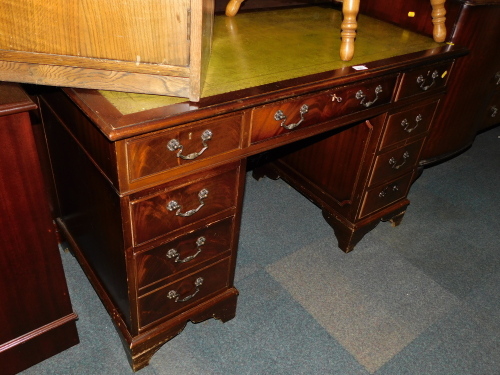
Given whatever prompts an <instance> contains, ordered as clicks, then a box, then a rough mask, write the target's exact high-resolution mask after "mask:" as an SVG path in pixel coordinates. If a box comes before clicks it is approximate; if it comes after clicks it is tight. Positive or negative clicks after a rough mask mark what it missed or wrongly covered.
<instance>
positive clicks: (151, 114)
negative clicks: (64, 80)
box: [66, 6, 464, 140]
mask: <svg viewBox="0 0 500 375" xmlns="http://www.w3.org/2000/svg"><path fill="white" fill-rule="evenodd" d="M341 17H342V15H341V12H340V11H339V10H338V9H336V8H334V7H319V6H311V7H300V8H291V9H280V10H271V11H260V12H251V13H242V14H238V15H237V16H236V17H225V16H222V15H221V16H216V19H215V24H214V38H213V48H212V55H211V58H210V62H209V67H208V71H207V77H206V80H205V84H204V88H203V93H202V99H201V100H200V102H198V103H193V102H189V101H187V100H186V99H183V98H172V97H165V96H156V95H145V94H131V93H122V92H112V91H96V90H84V89H66V92H67V93H68V95H70V96H71V97H72V98H73V100H75V101H76V102H77V103H78V104H79V105H80V107H81V108H82V109H83V110H84V111H86V112H87V114H88V115H89V116H90V117H91V118H92V119H93V120H94V122H95V123H96V124H98V126H100V128H101V131H103V132H104V133H105V134H106V136H107V137H108V138H109V139H111V140H116V139H122V138H125V137H127V136H130V135H135V134H137V129H135V130H134V131H133V130H132V129H131V125H134V124H137V123H141V126H143V127H142V128H141V129H142V130H141V132H147V131H152V130H158V129H161V128H165V127H169V126H174V125H177V124H179V123H183V122H184V123H185V122H187V121H193V120H196V119H201V118H206V117H209V116H213V114H214V107H217V109H215V111H216V112H217V113H223V112H226V111H228V110H237V109H242V108H244V107H245V106H252V105H255V102H256V101H257V100H259V102H258V103H259V104H262V103H264V102H266V101H273V100H277V99H280V98H284V97H290V96H294V95H297V94H300V92H301V90H300V87H303V86H305V85H308V86H311V84H313V85H316V86H317V87H316V89H317V90H320V89H322V88H326V87H332V85H339V84H345V83H349V81H352V80H353V79H354V80H355V79H360V78H361V79H362V78H363V77H364V78H370V75H373V74H376V73H377V72H379V73H381V72H382V71H385V72H386V71H387V70H388V69H391V68H392V69H397V68H398V66H399V67H400V66H402V64H403V65H405V66H407V65H408V61H412V62H414V63H418V62H419V61H420V62H421V63H423V61H424V60H425V62H427V63H428V62H429V58H431V59H432V56H434V55H435V56H441V58H442V54H443V53H444V54H447V53H448V54H450V53H451V55H453V54H457V48H455V47H452V46H448V45H446V44H443V43H436V42H434V41H433V40H432V38H429V37H427V36H423V35H419V34H416V33H413V32H410V31H408V30H405V29H402V28H399V27H397V26H394V25H391V24H388V23H385V22H382V21H378V20H375V19H373V18H370V17H367V16H363V15H360V16H359V19H358V37H357V39H356V52H355V56H354V58H353V60H352V61H348V62H345V61H341V60H340V57H339V47H340V23H341V20H342V18H341ZM463 53H464V51H463V50H462V53H461V54H463ZM360 65H361V66H363V68H362V69H361V70H358V69H356V68H357V67H358V66H360ZM309 91H310V87H309ZM263 95H265V96H266V98H267V99H265V100H262V99H257V98H261V97H262V96H263ZM103 98H105V99H106V100H103ZM195 112H196V113H195ZM159 121H161V124H160V123H159Z"/></svg>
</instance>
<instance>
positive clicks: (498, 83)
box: [495, 72, 500, 86]
mask: <svg viewBox="0 0 500 375" xmlns="http://www.w3.org/2000/svg"><path fill="white" fill-rule="evenodd" d="M495 80H496V81H497V82H496V83H495V85H497V86H498V85H500V72H497V74H495Z"/></svg>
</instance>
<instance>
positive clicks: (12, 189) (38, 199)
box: [0, 83, 78, 375]
mask: <svg viewBox="0 0 500 375" xmlns="http://www.w3.org/2000/svg"><path fill="white" fill-rule="evenodd" d="M35 108H36V105H35V104H34V102H33V101H31V100H30V98H29V97H28V96H27V95H26V94H25V93H24V91H23V90H21V88H20V87H19V85H17V84H12V83H1V84H0V213H1V215H0V322H2V329H1V330H0V372H1V373H2V375H10V374H16V373H18V372H20V371H22V370H25V369H26V368H28V367H30V366H32V365H34V364H36V363H38V362H40V361H43V360H44V359H46V358H48V357H51V356H53V355H55V354H57V353H59V352H61V351H63V350H65V349H67V348H69V347H71V346H73V345H75V344H77V343H78V334H77V331H76V325H75V320H76V318H77V316H76V315H75V314H74V313H73V311H72V308H71V303H70V299H69V295H68V289H67V286H66V279H65V278H64V273H63V268H62V263H61V258H60V255H59V251H58V247H57V242H58V241H57V239H56V235H55V230H56V227H55V225H54V223H53V221H52V218H51V213H50V209H49V206H48V204H47V196H46V190H45V185H44V181H43V177H42V172H41V169H40V162H39V159H38V154H37V149H36V145H35V139H34V136H33V129H32V124H31V122H30V115H29V111H31V110H34V109H35Z"/></svg>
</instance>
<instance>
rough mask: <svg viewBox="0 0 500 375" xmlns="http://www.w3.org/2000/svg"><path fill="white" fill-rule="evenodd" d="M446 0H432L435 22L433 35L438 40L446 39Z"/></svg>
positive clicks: (432, 14)
mask: <svg viewBox="0 0 500 375" xmlns="http://www.w3.org/2000/svg"><path fill="white" fill-rule="evenodd" d="M445 2H446V0H431V5H432V13H431V16H432V23H433V24H434V29H433V31H432V35H433V37H434V40H435V41H436V42H439V43H440V42H444V41H445V39H446V26H445V24H444V21H445V20H446V17H445V15H446V9H445V7H444V3H445Z"/></svg>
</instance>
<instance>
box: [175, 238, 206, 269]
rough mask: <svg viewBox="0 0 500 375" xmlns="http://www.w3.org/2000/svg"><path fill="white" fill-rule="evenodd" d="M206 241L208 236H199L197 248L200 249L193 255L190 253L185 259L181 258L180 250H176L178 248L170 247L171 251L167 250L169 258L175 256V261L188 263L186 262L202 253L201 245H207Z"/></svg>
mask: <svg viewBox="0 0 500 375" xmlns="http://www.w3.org/2000/svg"><path fill="white" fill-rule="evenodd" d="M205 241H206V238H205V237H203V236H202V237H199V238H198V239H197V240H196V248H197V249H198V251H197V252H196V253H195V254H193V255H190V256H188V257H186V258H184V259H180V258H181V255H180V254H179V252H178V251H177V250H176V249H170V250H169V251H167V258H170V259H172V258H175V263H186V262H189V261H191V260H193V259H194V258H196V257H197V256H198V255H200V253H201V247H202V246H203V245H205Z"/></svg>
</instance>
